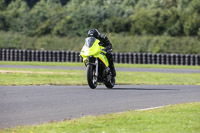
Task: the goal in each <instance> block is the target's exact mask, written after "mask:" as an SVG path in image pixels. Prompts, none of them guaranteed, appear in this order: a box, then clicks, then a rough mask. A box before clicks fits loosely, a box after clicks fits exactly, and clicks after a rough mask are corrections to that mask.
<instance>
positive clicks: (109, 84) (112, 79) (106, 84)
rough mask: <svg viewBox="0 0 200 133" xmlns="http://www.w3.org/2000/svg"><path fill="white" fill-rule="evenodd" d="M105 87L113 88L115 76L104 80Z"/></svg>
mask: <svg viewBox="0 0 200 133" xmlns="http://www.w3.org/2000/svg"><path fill="white" fill-rule="evenodd" d="M105 86H106V87H107V88H113V87H114V86H115V77H112V78H111V80H110V81H108V82H105Z"/></svg>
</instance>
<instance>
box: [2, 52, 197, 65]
mask: <svg viewBox="0 0 200 133" xmlns="http://www.w3.org/2000/svg"><path fill="white" fill-rule="evenodd" d="M79 54H80V52H72V51H38V50H16V49H0V61H43V62H82V57H80V56H79ZM113 59H114V62H117V63H129V64H166V65H200V55H199V54H198V55H195V54H192V55H189V54H185V55H184V54H151V53H113Z"/></svg>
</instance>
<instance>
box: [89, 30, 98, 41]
mask: <svg viewBox="0 0 200 133" xmlns="http://www.w3.org/2000/svg"><path fill="white" fill-rule="evenodd" d="M88 36H89V37H95V38H97V39H98V38H99V37H100V32H99V31H98V30H97V29H90V30H89V31H88Z"/></svg>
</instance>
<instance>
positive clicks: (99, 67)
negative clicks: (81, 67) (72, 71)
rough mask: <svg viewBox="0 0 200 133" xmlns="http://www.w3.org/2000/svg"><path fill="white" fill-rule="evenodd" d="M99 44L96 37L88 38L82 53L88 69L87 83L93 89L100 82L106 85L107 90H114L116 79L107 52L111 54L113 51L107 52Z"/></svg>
mask: <svg viewBox="0 0 200 133" xmlns="http://www.w3.org/2000/svg"><path fill="white" fill-rule="evenodd" d="M99 43H100V41H99V40H98V39H96V38H95V37H87V38H86V39H85V44H84V46H83V48H82V50H81V53H80V55H81V56H82V57H83V63H84V64H85V66H86V67H87V69H86V70H87V82H88V85H89V86H90V88H91V89H95V88H96V87H97V85H98V82H100V83H103V84H105V86H106V87H107V88H113V87H114V85H115V77H112V73H111V71H110V68H109V62H108V59H107V57H106V52H111V51H112V49H111V50H110V51H106V50H105V48H104V47H103V46H100V45H99Z"/></svg>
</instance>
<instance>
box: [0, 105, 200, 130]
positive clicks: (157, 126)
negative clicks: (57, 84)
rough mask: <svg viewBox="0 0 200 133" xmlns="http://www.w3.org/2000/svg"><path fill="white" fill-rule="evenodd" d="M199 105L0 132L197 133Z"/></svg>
mask: <svg viewBox="0 0 200 133" xmlns="http://www.w3.org/2000/svg"><path fill="white" fill-rule="evenodd" d="M199 123H200V102H197V103H187V104H179V105H171V106H167V107H163V108H159V109H153V110H145V111H128V112H123V113H115V114H106V115H101V116H86V117H83V118H79V119H74V120H66V121H63V122H53V123H44V124H41V125H37V126H18V127H14V128H9V129H3V130H0V133H11V132H13V133H39V132H42V133H61V132H62V133H79V132H81V133H122V132H123V133H130V132H142V133H147V132H148V133H155V132H156V133H175V132H176V133H177V132H179V133H198V132H199V131H200V124H199Z"/></svg>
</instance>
